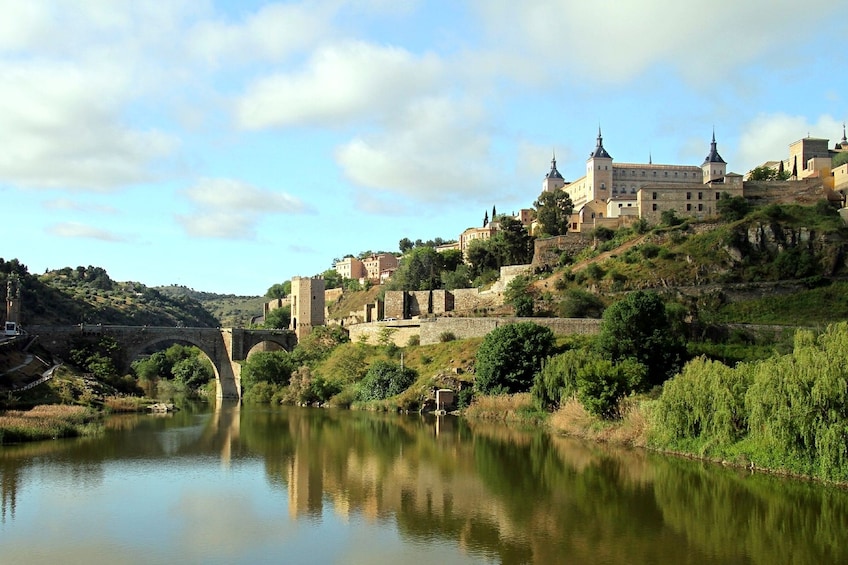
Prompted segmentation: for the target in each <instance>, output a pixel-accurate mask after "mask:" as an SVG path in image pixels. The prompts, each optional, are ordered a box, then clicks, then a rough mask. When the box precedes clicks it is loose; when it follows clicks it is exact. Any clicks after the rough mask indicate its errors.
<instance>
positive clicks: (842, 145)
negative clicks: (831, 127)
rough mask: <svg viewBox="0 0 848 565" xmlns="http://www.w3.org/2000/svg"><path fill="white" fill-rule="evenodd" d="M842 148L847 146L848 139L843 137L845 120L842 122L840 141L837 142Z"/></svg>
mask: <svg viewBox="0 0 848 565" xmlns="http://www.w3.org/2000/svg"><path fill="white" fill-rule="evenodd" d="M839 146H840V147H841V148H842V149H847V148H848V139H846V138H845V122H842V143H840V144H839Z"/></svg>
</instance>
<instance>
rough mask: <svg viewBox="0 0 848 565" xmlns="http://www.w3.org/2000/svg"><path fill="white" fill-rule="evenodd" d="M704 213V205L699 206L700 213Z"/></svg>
mask: <svg viewBox="0 0 848 565" xmlns="http://www.w3.org/2000/svg"><path fill="white" fill-rule="evenodd" d="M703 211H704V205H703V204H698V212H703Z"/></svg>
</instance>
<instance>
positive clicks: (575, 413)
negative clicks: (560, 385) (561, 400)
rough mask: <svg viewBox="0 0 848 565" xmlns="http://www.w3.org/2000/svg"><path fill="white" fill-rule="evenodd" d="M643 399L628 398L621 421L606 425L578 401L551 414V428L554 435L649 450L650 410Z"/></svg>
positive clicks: (573, 400)
mask: <svg viewBox="0 0 848 565" xmlns="http://www.w3.org/2000/svg"><path fill="white" fill-rule="evenodd" d="M649 403H650V401H649V400H647V399H646V398H643V397H631V398H625V399H624V400H623V401H622V404H621V414H622V416H621V419H620V420H612V421H605V420H601V419H599V418H597V417H596V416H593V415H592V414H590V413H589V412H587V411H586V409H585V408H583V405H582V404H580V402H579V401H578V400H577V399H576V398H572V399H570V400H568V401H567V402H566V403H565V404H564V405H563V406H562V407H561V408H560V409H559V410H557V411H556V412H554V413H553V414H551V416H550V419H549V420H548V427H549V429H550V430H551V431H552V432H554V433H560V434H564V435H568V436H570V437H576V438H581V439H587V440H591V441H600V442H608V443H613V444H616V445H628V446H633V447H645V446H646V445H647V444H648V409H647V406H648V405H649Z"/></svg>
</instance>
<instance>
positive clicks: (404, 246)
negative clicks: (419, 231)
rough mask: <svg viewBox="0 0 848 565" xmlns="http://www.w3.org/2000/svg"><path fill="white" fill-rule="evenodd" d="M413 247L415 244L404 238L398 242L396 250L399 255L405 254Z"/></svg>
mask: <svg viewBox="0 0 848 565" xmlns="http://www.w3.org/2000/svg"><path fill="white" fill-rule="evenodd" d="M413 247H415V243H413V242H412V240H411V239H409V238H408V237H405V238H403V239H401V240H400V241H399V242H398V248H399V249H400V252H401V253H406V252H407V251H409V250H411V249H412V248H413Z"/></svg>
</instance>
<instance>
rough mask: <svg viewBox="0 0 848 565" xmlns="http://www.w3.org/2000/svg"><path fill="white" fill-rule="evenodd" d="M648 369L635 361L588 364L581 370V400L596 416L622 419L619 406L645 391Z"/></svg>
mask: <svg viewBox="0 0 848 565" xmlns="http://www.w3.org/2000/svg"><path fill="white" fill-rule="evenodd" d="M646 374H647V368H646V367H645V366H644V365H642V364H641V363H639V362H638V361H636V360H635V359H624V360H622V361H620V362H618V363H613V362H612V361H610V360H609V359H592V360H588V361H586V362H585V363H583V365H582V366H581V367H580V368H579V369H578V370H577V379H576V380H577V391H578V392H577V398H578V399H579V400H580V403H581V404H582V405H583V407H584V408H585V409H586V410H588V411H589V412H591V413H592V414H594V415H596V416H600V417H601V418H604V419H607V420H611V419H615V418H618V417H619V416H620V413H619V402H620V401H621V399H622V398H624V397H625V396H626V395H627V394H628V393H630V392H631V391H633V390H638V389H640V388H642V382H644V380H645V378H646Z"/></svg>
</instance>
